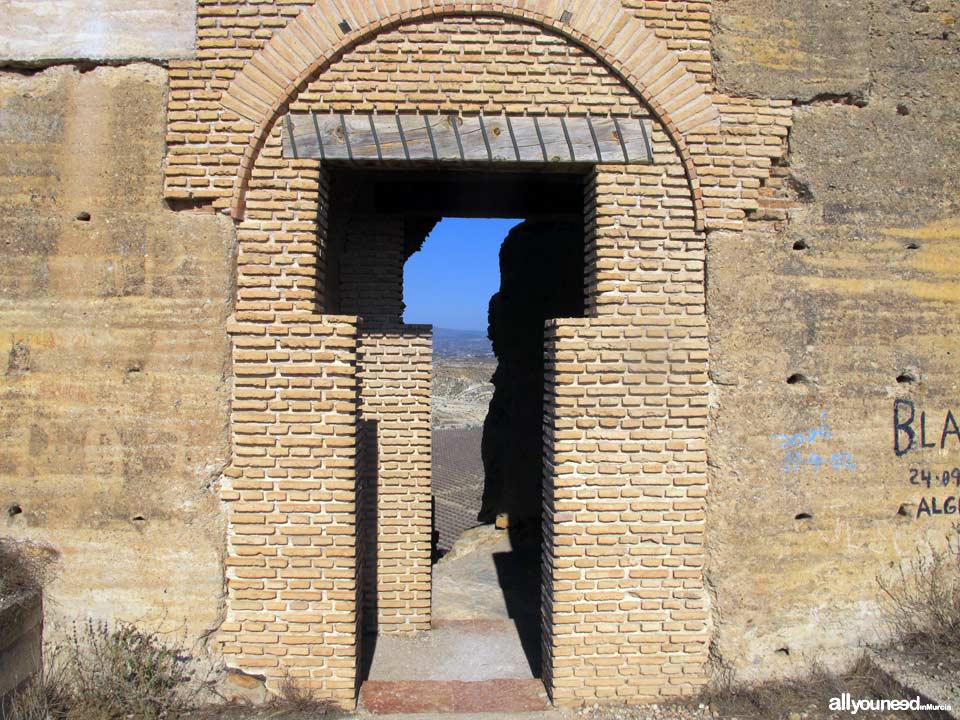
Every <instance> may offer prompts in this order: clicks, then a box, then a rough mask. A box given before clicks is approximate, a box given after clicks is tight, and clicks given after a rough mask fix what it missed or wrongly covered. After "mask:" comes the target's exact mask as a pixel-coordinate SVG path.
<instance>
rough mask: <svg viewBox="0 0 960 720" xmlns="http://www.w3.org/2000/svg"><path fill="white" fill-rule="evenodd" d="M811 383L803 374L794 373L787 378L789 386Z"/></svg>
mask: <svg viewBox="0 0 960 720" xmlns="http://www.w3.org/2000/svg"><path fill="white" fill-rule="evenodd" d="M808 382H810V379H809V378H808V377H807V376H806V375H804V374H802V373H794V374H793V375H791V376H790V377H788V378H787V385H803V384H804V383H808Z"/></svg>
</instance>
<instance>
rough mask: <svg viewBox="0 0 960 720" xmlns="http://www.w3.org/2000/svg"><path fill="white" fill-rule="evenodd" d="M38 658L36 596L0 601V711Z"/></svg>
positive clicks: (34, 669)
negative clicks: (0, 602)
mask: <svg viewBox="0 0 960 720" xmlns="http://www.w3.org/2000/svg"><path fill="white" fill-rule="evenodd" d="M42 658H43V602H42V600H41V598H40V595H35V596H34V597H30V598H21V599H19V601H18V602H12V601H6V602H4V603H2V604H0V714H2V713H4V712H5V711H6V709H7V705H6V703H7V702H8V699H9V698H10V697H11V696H12V695H13V693H14V691H16V690H18V689H19V688H20V687H22V685H23V683H25V682H26V681H27V680H29V679H30V678H31V677H33V676H34V675H35V674H36V673H37V672H38V671H39V670H40V664H41V661H42Z"/></svg>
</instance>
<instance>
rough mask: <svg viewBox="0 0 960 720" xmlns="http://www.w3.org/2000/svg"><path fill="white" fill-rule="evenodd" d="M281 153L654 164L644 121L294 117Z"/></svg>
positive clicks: (392, 158) (647, 122)
mask: <svg viewBox="0 0 960 720" xmlns="http://www.w3.org/2000/svg"><path fill="white" fill-rule="evenodd" d="M283 156H284V157H286V158H294V159H296V158H313V159H317V160H364V161H369V160H377V161H391V162H396V161H418V160H419V161H423V160H433V161H438V162H481V163H483V162H490V163H511V162H513V163H516V162H521V163H565V164H571V163H573V164H578V163H586V164H595V163H610V164H624V163H652V162H653V148H652V146H651V125H650V120H649V119H647V118H614V117H597V116H590V115H587V116H578V117H565V116H564V117H558V116H549V117H527V116H515V115H495V116H483V115H475V116H464V117H461V116H458V115H421V114H407V115H349V114H343V113H325V114H316V113H291V114H289V115H287V116H286V117H285V118H284V126H283Z"/></svg>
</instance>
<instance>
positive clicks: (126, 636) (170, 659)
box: [0, 620, 204, 720]
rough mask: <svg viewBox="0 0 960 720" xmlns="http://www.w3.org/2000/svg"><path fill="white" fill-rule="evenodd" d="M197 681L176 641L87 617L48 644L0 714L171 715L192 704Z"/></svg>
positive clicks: (146, 718) (17, 719) (108, 719)
mask: <svg viewBox="0 0 960 720" xmlns="http://www.w3.org/2000/svg"><path fill="white" fill-rule="evenodd" d="M203 689H204V683H203V681H201V680H198V678H196V677H195V673H194V670H193V663H192V658H191V656H190V655H189V654H188V653H187V652H186V650H185V649H184V647H183V644H182V643H176V642H174V643H167V642H164V641H163V640H161V639H160V637H159V636H158V634H157V633H154V632H148V631H144V630H140V629H138V628H136V627H134V626H133V625H129V624H126V623H119V624H117V625H116V626H110V625H108V624H107V623H104V622H96V621H93V620H88V621H86V622H84V623H77V624H75V625H74V628H73V632H72V633H71V635H70V636H69V637H68V638H67V640H65V641H63V642H61V643H57V644H54V645H49V646H47V648H46V650H45V652H44V658H43V669H42V671H41V673H40V675H39V676H38V677H36V678H34V679H33V680H31V681H30V682H29V683H27V684H26V685H25V686H24V688H22V689H21V690H20V691H18V692H17V693H16V694H15V696H14V697H13V700H12V703H11V704H10V707H9V708H7V709H6V710H5V711H4V712H3V713H0V718H2V720H128V719H130V718H134V719H135V720H170V719H173V718H178V717H182V716H183V715H184V714H186V713H187V712H188V711H190V710H191V709H192V708H193V707H194V706H195V704H196V701H197V698H198V696H199V694H200V692H201V691H202V690H203Z"/></svg>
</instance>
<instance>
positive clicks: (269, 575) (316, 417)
mask: <svg viewBox="0 0 960 720" xmlns="http://www.w3.org/2000/svg"><path fill="white" fill-rule="evenodd" d="M230 333H231V335H232V337H233V341H234V354H233V356H234V376H235V379H234V401H233V412H232V415H231V420H232V429H233V446H234V448H233V462H232V464H231V466H230V468H229V469H228V470H227V471H226V472H225V473H224V480H223V488H222V491H221V496H222V498H223V500H224V502H225V503H226V504H227V510H228V528H227V558H226V566H227V591H228V606H227V619H226V621H225V622H224V623H223V625H222V626H221V628H220V629H221V633H220V640H221V641H222V642H223V653H224V656H225V658H226V660H227V662H228V663H229V664H230V665H231V666H234V667H237V668H240V669H241V670H244V671H246V672H250V673H255V674H265V675H266V676H267V678H268V685H270V686H272V687H273V688H276V687H277V685H278V684H279V682H280V681H281V680H282V679H283V678H284V677H285V676H287V675H288V676H290V677H291V678H293V679H296V680H298V681H299V682H301V683H302V684H303V685H304V686H306V687H309V688H313V689H315V690H317V691H318V692H319V694H321V695H323V696H326V697H331V698H336V699H340V700H345V701H349V700H352V699H353V697H354V688H355V683H356V673H357V668H356V654H357V653H356V643H357V552H356V478H355V463H356V457H355V452H356V439H355V433H356V421H357V419H356V416H357V399H356V397H357V389H356V342H357V341H356V324H355V321H354V319H353V318H346V317H330V316H319V315H312V316H311V315H307V314H303V315H298V316H296V317H294V318H288V319H287V320H285V321H284V322H282V323H274V324H270V325H263V324H260V323H252V322H246V323H242V322H235V323H233V324H231V326H230Z"/></svg>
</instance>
